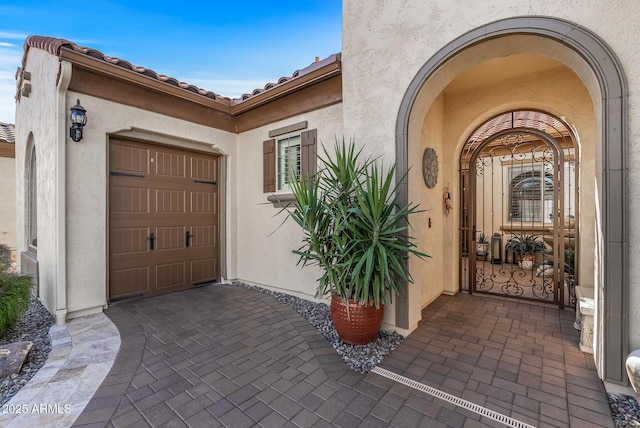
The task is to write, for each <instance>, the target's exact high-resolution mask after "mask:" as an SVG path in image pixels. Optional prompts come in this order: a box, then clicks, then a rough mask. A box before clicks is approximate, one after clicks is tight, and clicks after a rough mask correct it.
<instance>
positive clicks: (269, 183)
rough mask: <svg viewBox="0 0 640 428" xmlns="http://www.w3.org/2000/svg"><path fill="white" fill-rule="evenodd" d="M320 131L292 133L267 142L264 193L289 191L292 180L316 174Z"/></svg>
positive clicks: (264, 156)
mask: <svg viewBox="0 0 640 428" xmlns="http://www.w3.org/2000/svg"><path fill="white" fill-rule="evenodd" d="M316 147H317V130H315V129H311V130H309V131H304V132H301V133H296V134H290V135H287V136H283V137H281V138H278V139H277V140H275V139H273V140H267V141H265V142H264V143H263V192H264V193H270V192H271V193H272V192H276V191H286V190H289V183H290V182H291V180H298V179H299V178H300V177H307V176H309V175H311V174H314V173H315V171H316V150H317V149H316Z"/></svg>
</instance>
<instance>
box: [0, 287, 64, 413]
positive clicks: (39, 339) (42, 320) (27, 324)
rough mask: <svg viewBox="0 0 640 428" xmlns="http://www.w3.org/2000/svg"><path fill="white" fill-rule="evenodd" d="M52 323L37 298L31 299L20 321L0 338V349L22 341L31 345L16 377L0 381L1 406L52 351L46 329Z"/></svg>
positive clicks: (48, 314) (32, 374)
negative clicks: (5, 345)
mask: <svg viewBox="0 0 640 428" xmlns="http://www.w3.org/2000/svg"><path fill="white" fill-rule="evenodd" d="M53 321H54V318H53V316H52V315H51V314H50V313H49V312H48V311H47V310H46V309H45V307H44V306H42V304H41V303H40V302H39V301H38V299H37V298H35V297H31V300H30V302H29V309H27V311H26V312H25V313H24V314H23V315H22V318H21V319H20V321H18V322H17V323H16V325H15V326H13V327H12V328H11V329H9V330H8V331H5V333H4V336H2V337H0V347H2V346H3V345H4V344H6V343H13V342H21V341H30V342H32V343H33V347H32V348H31V351H29V354H28V355H27V359H26V360H25V361H24V364H23V365H22V370H20V372H19V373H18V374H14V375H11V376H7V377H5V378H0V404H4V403H6V402H7V401H9V400H10V399H11V397H13V396H14V395H15V394H16V393H17V392H18V391H19V390H20V388H22V387H23V386H24V385H25V384H26V383H27V382H28V381H29V380H30V379H31V378H32V377H33V376H35V374H36V373H37V372H38V370H39V369H40V368H41V367H42V366H43V365H44V363H45V361H46V360H47V357H48V356H49V352H50V351H51V340H50V338H49V327H51V324H53Z"/></svg>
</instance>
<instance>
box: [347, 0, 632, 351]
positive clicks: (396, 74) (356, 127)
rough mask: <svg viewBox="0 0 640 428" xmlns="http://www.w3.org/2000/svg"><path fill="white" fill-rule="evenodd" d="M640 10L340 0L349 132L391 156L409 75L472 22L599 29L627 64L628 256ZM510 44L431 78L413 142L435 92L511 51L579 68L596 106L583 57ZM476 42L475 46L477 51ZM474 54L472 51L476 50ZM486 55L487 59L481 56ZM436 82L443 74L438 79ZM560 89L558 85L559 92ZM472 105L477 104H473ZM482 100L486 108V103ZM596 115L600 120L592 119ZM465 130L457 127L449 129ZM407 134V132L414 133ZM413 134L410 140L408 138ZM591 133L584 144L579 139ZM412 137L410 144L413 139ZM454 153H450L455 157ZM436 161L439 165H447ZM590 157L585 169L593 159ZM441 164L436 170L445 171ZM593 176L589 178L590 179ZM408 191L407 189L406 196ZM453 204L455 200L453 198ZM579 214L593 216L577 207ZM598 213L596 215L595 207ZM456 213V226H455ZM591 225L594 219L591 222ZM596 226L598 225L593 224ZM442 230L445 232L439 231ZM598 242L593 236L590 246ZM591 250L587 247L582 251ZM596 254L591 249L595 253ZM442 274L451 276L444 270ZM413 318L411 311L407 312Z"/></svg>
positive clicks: (575, 4) (590, 186) (538, 3)
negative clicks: (540, 19) (532, 19)
mask: <svg viewBox="0 0 640 428" xmlns="http://www.w3.org/2000/svg"><path fill="white" fill-rule="evenodd" d="M639 14H640V3H638V2H619V1H601V2H591V3H585V2H582V1H577V0H575V1H566V2H548V1H544V0H534V1H532V2H527V3H523V2H519V1H516V0H497V1H481V2H445V1H426V2H425V1H418V0H413V1H404V2H386V1H381V0H376V1H371V2H366V3H363V2H359V1H354V0H345V1H344V2H343V49H342V55H343V56H342V57H343V88H344V89H343V91H344V92H343V93H344V118H345V119H344V123H345V133H346V134H347V135H355V136H357V137H358V138H359V139H360V140H363V141H367V143H368V144H370V145H371V146H372V147H374V148H375V149H376V150H377V151H380V150H382V151H384V152H385V153H386V154H387V155H388V156H389V158H390V159H393V157H394V152H395V127H396V119H397V115H398V111H399V107H400V104H401V101H402V99H403V96H404V95H405V91H406V89H407V88H408V86H409V83H410V82H411V80H412V79H413V78H414V76H415V75H416V73H417V72H418V71H419V69H420V67H422V65H423V64H424V63H425V62H426V61H427V60H428V59H429V58H431V57H432V56H433V55H435V54H436V53H437V51H438V50H439V49H441V48H442V47H443V46H445V45H446V44H447V43H449V42H450V41H451V40H453V39H455V38H456V37H459V36H461V35H462V34H463V33H465V32H466V31H468V30H470V29H473V28H477V27H479V26H482V25H484V24H487V23H491V22H494V21H496V20H499V19H503V18H508V17H513V16H521V15H542V16H555V17H559V18H563V19H567V20H569V21H573V22H576V23H578V24H580V25H582V26H584V27H586V28H588V29H590V30H591V31H593V32H595V33H597V34H598V35H599V36H600V37H601V38H602V39H604V40H605V42H607V43H608V44H609V45H610V46H611V48H612V49H613V50H614V51H615V52H616V54H617V56H618V58H619V59H620V62H621V63H622V65H623V67H624V73H625V75H626V78H627V82H628V84H629V88H630V99H629V106H630V110H629V113H630V116H629V136H630V140H629V162H628V164H629V166H630V169H629V176H628V177H629V185H630V189H632V190H631V192H630V195H629V196H630V218H629V222H630V223H629V226H630V254H634V253H635V252H636V251H637V250H638V249H639V248H638V247H640V238H639V236H640V216H638V215H635V213H637V212H638V210H640V194H639V193H638V192H636V191H634V190H633V189H637V188H638V186H640V169H639V168H637V167H635V165H638V160H639V159H638V157H640V151H639V150H638V144H639V142H638V136H639V135H640V114H638V107H637V106H638V105H639V104H640V102H639V101H640V80H639V79H640V60H638V57H637V55H636V53H635V50H636V48H635V46H636V39H637V30H636V23H635V19H634V17H636V16H639ZM512 40H513V41H514V42H513V43H506V44H505V45H504V46H502V47H501V50H495V51H493V50H491V49H490V50H488V51H485V52H480V51H475V52H476V53H477V56H476V57H475V58H472V57H469V56H466V57H465V59H464V60H462V59H461V60H460V61H459V62H456V60H453V61H452V64H447V67H451V68H450V69H449V70H450V72H449V73H448V74H447V75H441V76H434V78H433V79H432V80H431V81H430V84H429V88H428V90H427V89H425V91H427V92H428V94H424V95H421V96H423V97H424V98H423V100H422V101H421V102H423V103H425V106H424V107H418V108H417V109H416V110H415V113H416V117H411V119H410V125H409V131H410V137H409V141H410V145H411V144H419V143H420V144H421V140H420V137H418V136H420V135H421V134H422V125H423V121H424V119H425V114H426V110H427V109H428V108H429V107H427V106H431V104H432V102H433V100H434V99H435V98H436V97H437V96H438V94H439V93H440V91H441V90H442V89H443V88H444V87H445V86H446V85H447V84H448V82H449V81H450V79H452V78H453V77H454V76H455V75H457V74H458V73H459V72H461V71H463V70H464V69H466V68H468V67H471V66H473V65H474V64H475V63H479V62H481V61H483V60H484V59H488V58H492V57H502V56H504V55H508V54H509V53H534V54H544V55H546V56H549V57H551V58H554V59H557V60H558V61H560V62H562V63H564V64H565V65H567V66H569V67H570V68H572V69H573V70H574V71H576V73H577V75H578V76H579V78H580V79H581V80H582V82H583V84H584V86H585V87H586V88H587V90H588V92H589V95H590V98H591V100H590V101H591V103H590V104H591V105H592V106H594V107H591V108H593V109H594V110H595V112H599V111H600V110H599V109H600V105H599V100H600V99H601V96H600V93H599V88H598V87H597V85H596V83H595V82H596V81H595V79H594V77H593V74H592V72H591V71H590V70H588V68H587V67H586V65H585V63H584V62H583V61H582V60H581V59H580V58H578V57H577V56H576V55H575V54H573V53H572V52H569V51H568V49H566V48H565V47H564V46H561V45H560V44H555V43H549V42H548V41H547V42H545V41H544V40H542V43H537V44H527V45H525V46H526V47H523V46H522V45H521V44H520V43H517V42H515V40H516V38H515V37H514V38H512ZM474 48H475V47H474ZM472 50H473V49H472ZM483 56H484V58H483ZM439 79H440V80H439ZM562 93H563V94H564V91H562ZM558 98H559V100H558V103H557V104H556V103H553V104H552V105H556V106H557V107H562V103H563V100H562V99H561V96H559V97H558ZM471 101H473V100H471ZM535 105H536V103H529V104H528V105H527V107H535ZM537 105H538V106H539V107H543V106H546V107H549V105H550V102H549V100H546V101H544V102H540V103H538V104H537ZM485 106H486V105H485ZM521 107H525V106H523V105H522V103H521V102H518V103H517V104H516V103H511V104H509V103H506V102H504V100H503V101H502V102H500V103H499V104H498V105H496V106H495V108H494V109H493V110H491V111H486V110H485V111H480V110H477V111H476V115H477V116H476V117H475V118H472V117H470V116H467V117H466V118H464V120H465V121H466V123H467V125H468V129H467V132H464V133H462V134H464V135H465V136H466V135H467V134H468V132H471V131H472V130H473V128H474V127H475V126H477V125H479V124H480V123H481V122H482V121H483V120H485V119H486V118H487V116H491V115H493V114H497V113H499V112H500V111H504V110H505V109H509V108H521ZM564 110H565V111H564V112H561V111H558V112H555V111H552V112H553V113H556V114H558V115H567V114H566V108H565V109H564ZM572 113H573V114H572V117H571V118H570V117H569V115H567V119H568V120H569V121H570V123H572V124H574V125H576V126H577V124H579V123H580V122H582V121H583V119H584V118H585V115H591V116H592V117H596V118H599V117H600V115H599V113H598V114H594V112H593V110H592V111H586V110H582V111H580V112H575V111H573V112H572ZM598 120H599V119H598ZM455 128H456V129H461V128H462V125H460V124H458V125H456V126H455ZM601 129H602V128H601V124H600V123H598V122H596V128H595V133H594V134H595V136H583V135H581V138H582V139H583V140H582V141H581V142H582V144H583V150H586V149H584V148H588V147H591V150H592V151H591V153H585V152H584V151H583V153H582V155H583V159H584V161H583V162H586V163H583V164H582V168H583V170H584V168H591V170H592V171H595V175H594V176H591V177H586V178H585V179H584V180H583V182H582V185H583V188H582V191H583V194H588V195H594V193H595V192H594V191H595V189H596V184H597V183H596V182H593V178H594V177H596V180H597V179H599V178H598V177H600V172H601V171H600V166H599V165H601V156H600V155H599V153H600V152H599V149H598V144H600V135H601ZM412 136H413V137H412ZM449 137H455V135H453V136H452V135H448V134H447V135H446V140H447V144H453V145H458V146H459V144H460V143H461V142H460V141H456V140H450V139H449ZM412 138H414V139H413V140H412ZM589 138H591V139H593V140H592V141H591V142H590V141H585V140H584V139H589ZM412 141H413V143H412ZM453 154H454V152H453V151H452V152H451V157H453ZM445 157H446V156H442V157H441V159H440V160H441V165H442V162H443V159H442V158H445ZM409 159H410V164H412V165H413V166H414V167H416V165H417V162H415V161H414V158H413V157H412V156H410V157H409ZM589 162H591V165H589ZM443 170H444V168H441V171H443ZM455 174H456V170H455V168H452V169H451V171H449V173H448V176H447V174H443V175H441V176H440V177H439V182H444V183H446V182H447V181H449V182H451V183H454V182H455V177H454V175H455ZM589 180H592V182H591V183H589ZM410 193H411V192H410ZM433 193H434V195H433V196H434V197H435V198H437V199H438V200H434V201H433V202H432V203H431V204H428V205H432V206H434V207H435V206H439V204H440V202H441V201H440V200H439V199H440V198H441V196H442V195H441V192H433ZM454 206H455V201H454ZM581 214H582V215H584V216H588V215H592V214H591V213H588V212H587V211H586V210H584V209H583V210H582V211H581ZM593 218H594V219H595V213H593ZM457 221H458V220H457V218H454V221H453V222H452V223H453V224H457ZM589 221H591V222H593V221H595V220H591V219H589ZM599 227H601V226H599ZM581 232H582V233H587V234H589V233H591V234H592V235H593V236H595V233H594V232H590V231H589V230H588V228H587V227H583V228H582V230H581ZM445 235H448V233H446V232H445ZM593 241H594V239H591V242H593ZM583 253H587V252H583ZM591 253H593V251H591ZM630 269H631V271H630V295H629V298H630V300H629V304H630V308H634V307H638V306H639V305H640V259H638V258H632V260H630ZM445 276H446V277H448V276H449V275H445ZM629 314H630V320H629V333H630V335H629V337H630V345H631V346H632V347H636V348H637V347H640V313H638V311H633V310H632V311H630V312H629ZM410 316H411V318H412V319H415V315H413V314H411V315H410Z"/></svg>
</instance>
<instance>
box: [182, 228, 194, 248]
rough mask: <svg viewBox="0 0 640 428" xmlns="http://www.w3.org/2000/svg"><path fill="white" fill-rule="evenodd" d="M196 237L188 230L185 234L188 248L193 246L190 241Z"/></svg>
mask: <svg viewBox="0 0 640 428" xmlns="http://www.w3.org/2000/svg"><path fill="white" fill-rule="evenodd" d="M194 236H196V235H192V234H191V232H189V231H188V230H187V232H186V233H185V234H184V238H185V245H186V246H187V247H188V246H189V245H190V244H191V241H190V239H191V238H193V237H194Z"/></svg>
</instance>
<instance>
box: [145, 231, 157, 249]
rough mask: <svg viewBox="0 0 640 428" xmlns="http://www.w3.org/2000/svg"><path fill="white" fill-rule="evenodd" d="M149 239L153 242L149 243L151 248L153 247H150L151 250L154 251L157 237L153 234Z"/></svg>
mask: <svg viewBox="0 0 640 428" xmlns="http://www.w3.org/2000/svg"><path fill="white" fill-rule="evenodd" d="M147 239H148V240H149V241H151V242H150V243H149V245H150V246H151V247H150V248H151V251H153V246H154V243H155V240H156V235H155V234H154V233H153V232H151V235H149V237H148V238H147Z"/></svg>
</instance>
